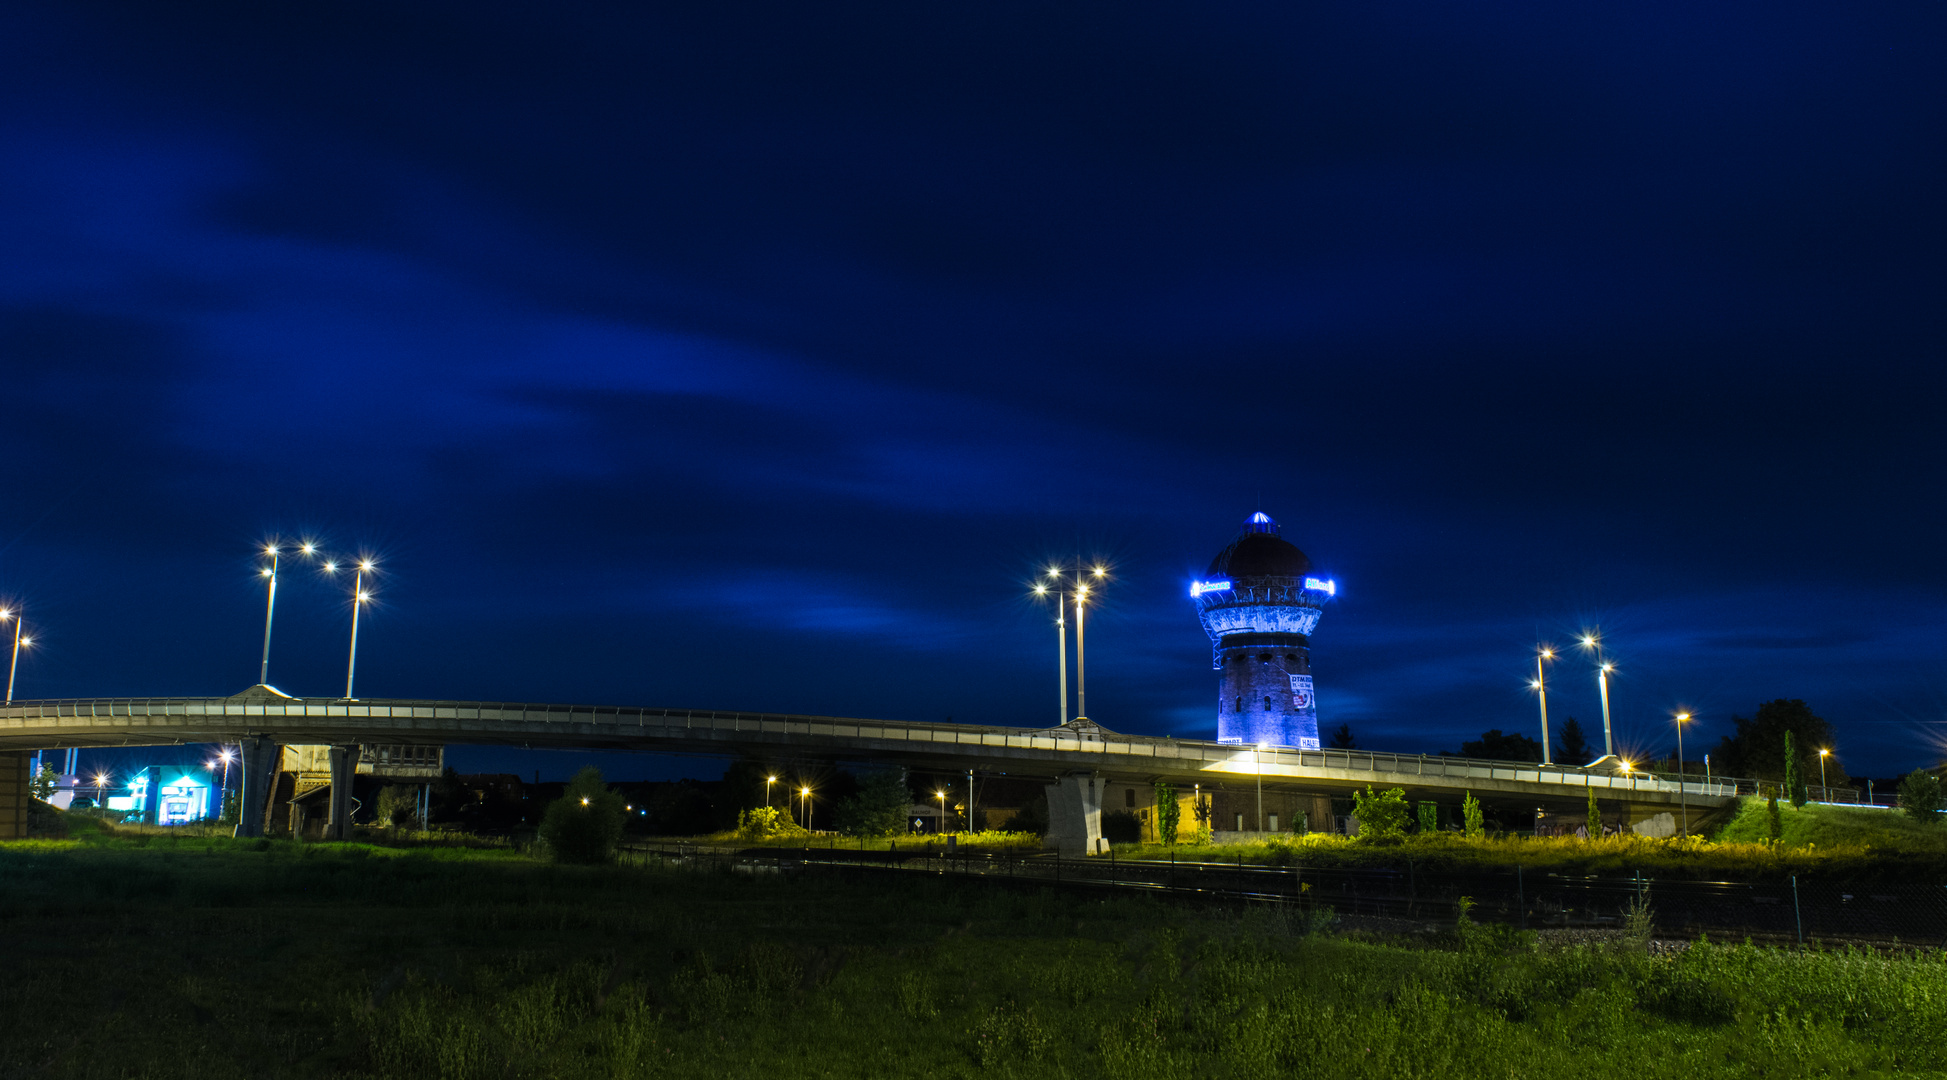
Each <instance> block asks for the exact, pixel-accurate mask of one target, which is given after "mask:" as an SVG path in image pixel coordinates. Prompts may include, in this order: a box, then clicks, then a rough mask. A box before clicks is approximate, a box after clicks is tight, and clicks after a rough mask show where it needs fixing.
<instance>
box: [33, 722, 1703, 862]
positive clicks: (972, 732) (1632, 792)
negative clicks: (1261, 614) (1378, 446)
mask: <svg viewBox="0 0 1947 1080" xmlns="http://www.w3.org/2000/svg"><path fill="white" fill-rule="evenodd" d="M216 742H222V743H236V744H239V745H241V746H242V748H243V785H242V798H243V806H244V813H243V824H242V825H241V826H239V835H261V834H262V829H263V822H264V817H265V814H266V810H267V807H268V804H269V798H270V791H271V785H272V783H273V782H274V780H275V771H276V768H277V762H278V760H279V747H280V746H285V745H303V746H319V745H324V746H329V747H330V748H331V749H330V770H331V779H332V781H333V783H332V784H331V788H332V792H331V814H330V820H331V823H332V825H331V827H330V829H329V833H330V834H333V835H339V836H342V835H344V830H345V822H346V821H347V820H348V818H349V812H350V805H349V797H350V783H349V779H350V777H351V776H352V775H353V772H354V770H355V769H356V768H357V763H358V760H359V757H360V755H361V753H362V752H363V750H362V748H365V747H373V746H383V745H397V744H453V743H481V744H495V745H514V746H530V747H549V748H584V749H593V750H637V751H662V752H685V753H706V754H723V755H737V754H743V753H751V752H765V751H769V752H774V753H775V752H784V753H790V754H795V755H802V756H807V757H826V758H831V759H833V760H837V761H849V762H885V763H896V764H901V765H908V766H913V767H918V768H929V769H942V770H953V771H961V770H966V769H969V768H972V769H978V770H982V771H987V772H1004V773H1007V774H1009V775H1013V776H1017V777H1019V776H1040V777H1045V778H1047V780H1048V781H1049V788H1048V809H1049V817H1050V832H1049V838H1050V841H1051V843H1053V844H1054V845H1055V846H1057V847H1059V848H1060V849H1061V850H1063V851H1064V852H1067V851H1071V850H1072V851H1087V852H1094V851H1097V850H1100V849H1101V847H1102V839H1101V818H1102V814H1103V809H1104V807H1103V803H1104V794H1105V792H1106V791H1107V790H1108V788H1109V785H1110V784H1112V783H1118V782H1119V783H1121V784H1123V785H1124V786H1127V785H1128V784H1130V783H1132V782H1133V783H1140V784H1148V783H1150V782H1153V781H1157V780H1162V781H1167V782H1169V783H1173V784H1176V785H1178V786H1181V787H1189V786H1192V785H1201V786H1202V787H1201V790H1204V791H1211V790H1216V789H1219V788H1221V787H1225V786H1228V787H1229V788H1230V789H1233V790H1234V789H1237V788H1239V787H1240V785H1259V784H1261V785H1262V786H1263V787H1264V788H1265V789H1266V790H1287V791H1291V790H1303V791H1306V792H1313V793H1318V794H1321V795H1329V794H1333V793H1338V794H1344V793H1346V792H1348V791H1351V790H1352V789H1355V788H1363V787H1365V786H1366V785H1368V784H1370V785H1373V786H1375V787H1378V788H1391V787H1402V788H1405V789H1407V791H1408V794H1409V797H1412V798H1435V799H1438V798H1441V797H1445V798H1446V799H1447V800H1448V801H1449V802H1451V801H1454V800H1456V799H1458V798H1459V797H1460V795H1461V793H1462V792H1472V793H1473V794H1474V795H1476V796H1478V797H1482V798H1494V797H1496V796H1499V797H1503V798H1508V797H1512V798H1516V799H1519V800H1521V801H1523V802H1524V803H1529V802H1531V803H1533V804H1534V805H1535V806H1536V807H1537V808H1540V809H1547V810H1549V811H1551V812H1559V813H1564V814H1576V815H1579V814H1580V812H1581V810H1582V808H1583V807H1585V806H1586V800H1587V798H1588V794H1589V792H1590V790H1591V789H1593V790H1595V791H1596V793H1597V795H1598V797H1599V798H1600V799H1602V800H1604V801H1605V802H1609V803H1611V804H1612V805H1620V806H1622V807H1624V808H1625V812H1626V815H1627V817H1626V820H1627V821H1628V822H1629V823H1631V824H1632V825H1635V826H1637V827H1638V828H1639V829H1642V828H1643V827H1644V825H1645V823H1653V824H1652V826H1651V827H1653V828H1660V827H1661V822H1663V821H1667V820H1670V819H1669V818H1662V817H1659V815H1664V814H1670V815H1672V816H1674V812H1675V811H1676V810H1677V808H1678V807H1679V805H1684V806H1687V807H1689V808H1690V811H1691V813H1692V815H1693V816H1696V815H1698V814H1700V813H1709V812H1712V811H1715V810H1718V809H1721V808H1723V807H1725V806H1727V805H1729V804H1730V803H1731V802H1733V801H1734V800H1735V799H1736V797H1737V796H1738V795H1739V794H1740V791H1739V784H1738V783H1737V782H1736V781H1730V780H1720V781H1718V782H1715V783H1703V782H1700V781H1698V780H1695V779H1691V780H1689V781H1688V782H1687V783H1684V784H1683V785H1681V787H1679V785H1678V783H1677V782H1675V781H1672V780H1663V779H1659V778H1656V777H1651V776H1646V775H1644V774H1642V773H1640V772H1633V773H1630V772H1624V773H1616V772H1609V771H1605V770H1600V769H1592V768H1575V767H1569V766H1559V765H1548V766H1544V765H1535V764H1531V763H1526V762H1494V761H1480V760H1474V759H1467V758H1446V757H1427V756H1424V755H1403V754H1387V753H1374V752H1367V751H1363V750H1350V751H1347V750H1295V749H1284V748H1271V749H1266V750H1262V751H1260V750H1257V749H1255V748H1253V747H1245V746H1238V745H1236V744H1228V743H1216V742H1204V741H1199V740H1190V739H1172V738H1159V737H1154V736H1143V735H1122V734H1117V733H1114V732H1111V731H1107V730H1105V729H1103V728H1101V727H1099V726H1097V725H1094V724H1092V723H1089V722H1087V721H1077V722H1075V723H1073V724H1069V725H1064V726H1062V727H1056V728H1012V727H981V726H975V725H969V724H946V723H924V722H903V721H895V720H867V719H854V718H843V717H830V716H796V715H788V714H778V713H743V712H716V711H708V710H697V709H656V708H635V707H628V706H606V705H603V706H593V705H541V704H518V703H505V702H480V701H420V700H399V699H376V698H375V699H364V700H356V701H344V700H336V701H333V700H315V701H307V700H301V699H298V698H293V697H289V696H287V695H284V694H282V693H279V692H278V691H276V690H274V689H271V688H270V687H266V686H255V687H251V688H250V689H248V690H246V691H244V692H243V693H241V694H236V695H233V696H230V697H210V698H81V699H70V700H59V701H16V702H14V703H13V704H11V705H7V706H4V707H0V838H5V837H7V836H10V835H21V834H22V833H23V832H24V829H25V805H26V790H25V778H26V777H25V774H26V769H27V764H26V763H27V755H28V753H29V752H30V751H32V750H37V749H49V748H65V747H75V746H79V747H90V746H144V745H148V746H154V745H178V744H188V743H216ZM9 759H10V760H9Z"/></svg>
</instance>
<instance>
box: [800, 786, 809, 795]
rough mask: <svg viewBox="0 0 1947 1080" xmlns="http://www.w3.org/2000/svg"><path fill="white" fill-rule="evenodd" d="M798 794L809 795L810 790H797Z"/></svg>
mask: <svg viewBox="0 0 1947 1080" xmlns="http://www.w3.org/2000/svg"><path fill="white" fill-rule="evenodd" d="M798 794H800V795H809V794H811V789H810V788H799V789H798Z"/></svg>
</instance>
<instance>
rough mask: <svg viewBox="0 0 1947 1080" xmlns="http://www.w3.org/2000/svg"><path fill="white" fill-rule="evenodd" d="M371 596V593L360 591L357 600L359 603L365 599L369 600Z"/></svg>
mask: <svg viewBox="0 0 1947 1080" xmlns="http://www.w3.org/2000/svg"><path fill="white" fill-rule="evenodd" d="M371 598H372V594H371V593H368V592H362V593H359V594H358V602H359V603H361V604H362V603H364V602H365V601H367V600H370V599H371Z"/></svg>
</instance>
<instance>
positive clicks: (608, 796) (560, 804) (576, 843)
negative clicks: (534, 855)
mask: <svg viewBox="0 0 1947 1080" xmlns="http://www.w3.org/2000/svg"><path fill="white" fill-rule="evenodd" d="M626 813H627V810H626V808H625V807H624V805H623V802H622V796H620V795H617V794H616V793H615V792H613V791H610V790H609V789H608V787H607V785H605V784H603V783H602V774H601V772H600V771H599V770H597V769H595V768H594V767H592V766H590V767H588V768H584V769H582V770H581V771H580V772H578V773H576V774H575V776H574V779H572V780H570V781H568V786H567V788H566V789H564V790H563V791H562V793H561V798H559V799H556V800H555V801H554V802H551V803H549V804H548V808H547V809H546V810H544V811H542V813H541V827H540V830H539V834H540V838H541V843H542V844H543V845H545V846H546V848H547V851H548V853H549V854H550V855H552V856H553V857H554V859H555V860H556V861H557V862H567V863H605V862H607V861H609V860H610V859H611V858H613V857H614V856H615V845H616V844H617V843H619V842H620V841H621V839H622V820H623V815H624V814H626Z"/></svg>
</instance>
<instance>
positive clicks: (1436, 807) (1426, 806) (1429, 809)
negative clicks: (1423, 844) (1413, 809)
mask: <svg viewBox="0 0 1947 1080" xmlns="http://www.w3.org/2000/svg"><path fill="white" fill-rule="evenodd" d="M1419 811H1420V831H1421V832H1423V833H1425V834H1427V835H1428V836H1432V835H1433V834H1434V833H1437V832H1439V831H1440V804H1439V803H1436V802H1433V801H1432V800H1428V801H1426V802H1422V803H1421V804H1420V805H1419Z"/></svg>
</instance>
